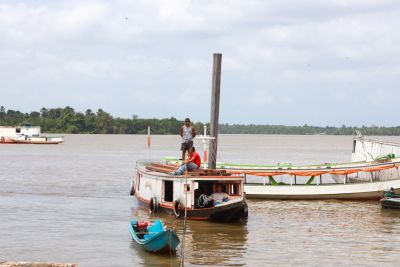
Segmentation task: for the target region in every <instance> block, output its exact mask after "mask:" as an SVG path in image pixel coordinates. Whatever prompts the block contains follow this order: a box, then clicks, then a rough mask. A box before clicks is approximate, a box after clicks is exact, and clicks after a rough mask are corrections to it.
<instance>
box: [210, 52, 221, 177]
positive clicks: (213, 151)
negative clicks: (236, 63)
mask: <svg viewBox="0 0 400 267" xmlns="http://www.w3.org/2000/svg"><path fill="white" fill-rule="evenodd" d="M221 62H222V54H214V59H213V72H212V86H211V88H212V89H211V117H210V136H211V137H214V139H211V140H210V146H209V154H208V155H209V157H208V168H209V169H215V168H216V167H217V148H218V119H219V95H220V87H221Z"/></svg>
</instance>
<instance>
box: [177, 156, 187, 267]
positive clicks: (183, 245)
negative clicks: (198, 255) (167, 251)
mask: <svg viewBox="0 0 400 267" xmlns="http://www.w3.org/2000/svg"><path fill="white" fill-rule="evenodd" d="M184 164H185V185H184V186H186V188H184V190H185V213H184V217H183V233H182V243H181V257H180V261H179V266H181V267H183V266H184V265H185V237H186V226H187V225H186V222H187V220H186V219H187V209H186V207H187V177H188V169H187V164H186V161H185V162H184Z"/></svg>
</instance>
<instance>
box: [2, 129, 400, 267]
mask: <svg viewBox="0 0 400 267" xmlns="http://www.w3.org/2000/svg"><path fill="white" fill-rule="evenodd" d="M380 139H385V140H390V141H397V142H400V138H399V137H384V138H383V137H381V138H380ZM351 140H352V137H350V136H281V135H268V136H266V135H222V136H220V146H219V154H218V159H219V161H225V162H238V163H277V162H292V163H294V164H306V163H315V162H340V161H348V160H349V159H350V154H351V147H352V143H351ZM146 145H147V137H146V136H132V135H67V136H66V142H65V143H64V144H61V145H50V146H40V145H1V146H0V262H1V261H3V260H25V261H50V262H73V263H77V264H78V265H79V266H177V265H178V264H179V254H180V251H178V255H172V256H170V255H161V256H160V255H153V254H149V253H146V252H143V251H141V250H140V249H139V248H138V247H137V246H136V245H135V244H134V243H133V242H132V241H131V237H130V234H129V231H128V224H129V221H130V219H132V218H138V217H139V218H141V219H147V218H148V214H147V211H146V210H143V209H141V208H139V207H138V202H137V201H136V199H134V198H132V197H130V196H129V194H128V193H129V188H130V180H131V179H132V177H133V174H134V167H135V161H136V160H139V159H143V158H146V157H147V147H146ZM198 145H199V146H200V143H198ZM199 150H201V149H199ZM179 153H180V152H179V138H178V137H176V136H153V137H152V151H151V157H152V158H153V159H157V158H158V159H159V158H161V157H163V156H179ZM248 204H249V218H248V220H247V221H246V222H241V223H234V224H219V223H209V222H195V221H189V222H188V228H187V233H186V238H185V247H184V252H185V253H184V255H185V258H184V263H185V265H186V266H293V265H299V266H346V265H348V266H397V264H399V262H400V211H397V210H383V209H381V208H380V206H379V203H378V202H349V201H257V200H249V201H248ZM158 216H160V217H161V218H162V219H163V220H164V221H165V223H166V224H167V226H168V227H171V228H174V229H175V230H176V231H177V233H178V234H179V235H181V234H182V229H183V223H182V221H180V220H178V221H177V220H175V219H174V218H173V217H169V216H166V215H158ZM152 218H155V217H152Z"/></svg>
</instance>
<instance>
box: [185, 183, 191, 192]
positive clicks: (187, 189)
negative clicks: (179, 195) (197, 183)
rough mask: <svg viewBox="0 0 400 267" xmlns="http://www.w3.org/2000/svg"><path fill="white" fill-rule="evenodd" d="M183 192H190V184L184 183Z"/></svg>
mask: <svg viewBox="0 0 400 267" xmlns="http://www.w3.org/2000/svg"><path fill="white" fill-rule="evenodd" d="M184 192H190V184H185V187H184Z"/></svg>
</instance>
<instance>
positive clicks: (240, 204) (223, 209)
mask: <svg viewBox="0 0 400 267" xmlns="http://www.w3.org/2000/svg"><path fill="white" fill-rule="evenodd" d="M178 167H179V165H176V164H162V163H156V162H137V164H136V177H135V181H134V182H132V184H131V195H134V196H135V197H136V198H137V199H138V200H139V203H140V204H141V205H142V206H144V207H146V208H148V210H149V212H150V213H157V212H160V211H162V212H166V213H168V214H171V215H174V216H175V217H176V218H185V214H186V218H187V219H188V220H202V221H218V222H232V221H238V220H241V219H246V218H247V217H248V207H247V203H246V196H245V193H244V191H243V183H244V177H243V176H241V175H231V174H227V173H226V171H219V170H211V169H198V170H195V171H191V172H188V174H187V177H185V176H184V175H174V174H171V172H172V171H174V170H176V169H177V168H178ZM218 184H221V185H222V187H223V192H224V193H226V194H227V195H228V196H229V201H226V202H224V203H223V204H220V205H214V203H213V202H212V201H210V202H208V203H201V202H202V199H204V198H203V197H201V196H202V195H205V196H206V197H207V196H211V195H212V194H213V193H214V192H216V187H217V185H218Z"/></svg>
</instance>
